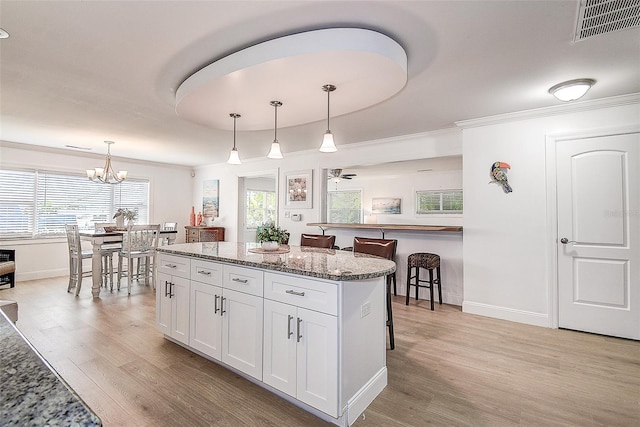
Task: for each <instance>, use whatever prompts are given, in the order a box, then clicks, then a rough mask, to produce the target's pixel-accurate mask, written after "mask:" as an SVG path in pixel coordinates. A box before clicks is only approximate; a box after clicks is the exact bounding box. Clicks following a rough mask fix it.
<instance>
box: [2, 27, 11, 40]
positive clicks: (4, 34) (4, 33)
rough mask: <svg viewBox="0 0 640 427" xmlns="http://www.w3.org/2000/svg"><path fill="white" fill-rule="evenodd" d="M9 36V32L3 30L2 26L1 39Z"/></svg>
mask: <svg viewBox="0 0 640 427" xmlns="http://www.w3.org/2000/svg"><path fill="white" fill-rule="evenodd" d="M8 38H9V33H8V32H6V31H5V30H3V29H2V28H0V39H8Z"/></svg>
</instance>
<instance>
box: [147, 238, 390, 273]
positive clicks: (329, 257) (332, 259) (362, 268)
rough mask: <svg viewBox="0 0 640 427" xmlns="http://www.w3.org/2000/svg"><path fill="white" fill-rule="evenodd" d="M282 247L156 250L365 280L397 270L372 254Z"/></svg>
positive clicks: (209, 245)
mask: <svg viewBox="0 0 640 427" xmlns="http://www.w3.org/2000/svg"><path fill="white" fill-rule="evenodd" d="M281 248H282V249H281V250H279V251H278V252H284V253H277V252H273V253H256V252H254V251H260V250H261V249H260V244H259V243H234V242H203V243H182V244H177V245H167V246H161V247H158V252H162V253H167V254H172V255H182V256H190V257H195V258H202V259H207V260H212V261H221V262H227V263H231V264H239V265H246V266H249V267H257V268H263V269H266V270H275V271H282V272H286V273H293V274H299V275H302V276H309V277H317V278H320V279H327V280H335V281H347V280H365V279H371V278H375V277H380V276H386V275H387V274H391V273H393V272H394V271H396V263H395V262H393V261H390V260H387V259H384V258H379V257H376V256H373V255H367V254H360V253H353V252H349V251H339V250H335V249H321V248H312V247H307V246H283V247H281ZM285 251H286V252H285Z"/></svg>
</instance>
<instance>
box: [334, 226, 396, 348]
mask: <svg viewBox="0 0 640 427" xmlns="http://www.w3.org/2000/svg"><path fill="white" fill-rule="evenodd" d="M397 246H398V241H397V240H395V239H370V238H367V237H354V238H353V247H352V248H344V249H343V250H349V249H353V252H354V253H355V252H358V253H362V254H369V255H376V256H379V257H381V258H386V259H388V260H391V261H394V262H395V258H396V248H397ZM386 280H387V327H388V328H389V345H390V347H391V350H393V349H394V348H395V347H396V345H395V340H394V336H393V307H392V305H391V302H392V301H391V282H392V281H393V293H394V294H395V293H396V273H395V272H393V273H392V274H389V275H387V277H386Z"/></svg>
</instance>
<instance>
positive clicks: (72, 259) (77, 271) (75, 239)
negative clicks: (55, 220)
mask: <svg viewBox="0 0 640 427" xmlns="http://www.w3.org/2000/svg"><path fill="white" fill-rule="evenodd" d="M65 231H66V233H67V244H68V246H69V286H68V287H67V292H71V289H72V288H73V287H74V286H75V288H76V296H78V295H79V294H80V287H81V286H82V278H83V277H91V270H88V271H83V270H82V260H84V259H91V257H92V256H93V251H91V250H85V251H83V250H82V245H81V241H80V230H79V229H78V226H77V225H75V224H67V225H65Z"/></svg>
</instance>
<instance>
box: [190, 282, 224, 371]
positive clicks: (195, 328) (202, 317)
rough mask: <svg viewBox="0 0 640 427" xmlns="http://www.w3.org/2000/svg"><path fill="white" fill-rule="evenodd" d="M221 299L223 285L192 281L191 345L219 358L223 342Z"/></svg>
mask: <svg viewBox="0 0 640 427" xmlns="http://www.w3.org/2000/svg"><path fill="white" fill-rule="evenodd" d="M221 299H222V288H221V287H219V286H213V285H208V284H204V283H200V282H194V281H192V282H191V301H190V304H191V310H190V311H189V316H190V317H191V319H190V331H189V332H190V333H189V345H190V346H191V347H193V348H195V349H196V350H200V351H201V352H203V353H204V354H206V355H209V356H211V357H213V358H215V359H217V360H220V344H221V342H222V316H221V315H220V312H221V311H222V310H221V309H220V304H221V301H220V300H221Z"/></svg>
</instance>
